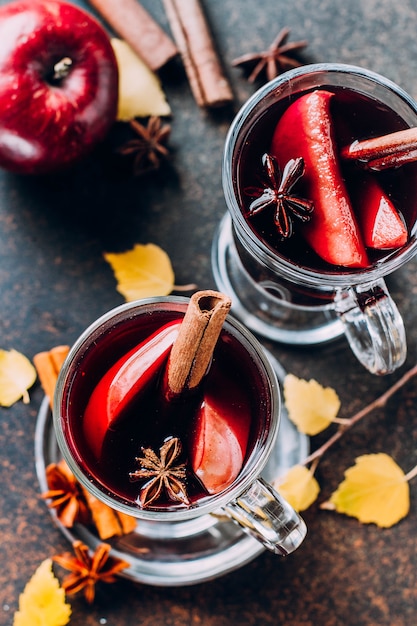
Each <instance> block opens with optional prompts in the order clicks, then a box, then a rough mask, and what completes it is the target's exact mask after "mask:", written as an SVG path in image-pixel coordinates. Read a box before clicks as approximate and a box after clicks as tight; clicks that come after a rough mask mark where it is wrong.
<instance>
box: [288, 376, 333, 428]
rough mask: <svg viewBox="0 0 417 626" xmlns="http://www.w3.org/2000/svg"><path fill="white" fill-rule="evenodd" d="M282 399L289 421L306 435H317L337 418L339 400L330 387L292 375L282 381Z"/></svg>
mask: <svg viewBox="0 0 417 626" xmlns="http://www.w3.org/2000/svg"><path fill="white" fill-rule="evenodd" d="M284 399H285V405H286V407H287V410H288V415H289V418H290V420H291V421H292V422H293V423H294V424H295V425H296V426H297V428H298V430H299V431H300V432H302V433H304V434H306V435H310V436H312V435H317V433H320V432H321V431H322V430H324V429H325V428H327V427H328V426H329V424H331V423H332V422H333V420H334V419H335V418H336V417H337V414H338V412H339V409H340V400H339V396H338V395H337V393H336V391H335V390H334V389H332V388H331V387H322V386H321V385H320V384H319V383H318V382H317V381H316V380H313V379H312V380H309V381H307V380H302V379H301V378H297V377H296V376H294V375H293V374H287V376H286V377H285V379H284Z"/></svg>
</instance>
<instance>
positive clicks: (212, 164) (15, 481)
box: [0, 0, 417, 626]
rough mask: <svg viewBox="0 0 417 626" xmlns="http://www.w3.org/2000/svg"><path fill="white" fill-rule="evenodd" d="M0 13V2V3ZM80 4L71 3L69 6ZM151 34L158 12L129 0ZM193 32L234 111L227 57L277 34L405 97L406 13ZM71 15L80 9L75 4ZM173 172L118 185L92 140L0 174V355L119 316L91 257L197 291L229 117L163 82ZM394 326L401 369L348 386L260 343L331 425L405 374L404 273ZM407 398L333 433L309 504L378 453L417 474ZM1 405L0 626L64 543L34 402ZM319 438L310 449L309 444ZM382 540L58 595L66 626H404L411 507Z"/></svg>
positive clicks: (332, 11)
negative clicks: (219, 66) (328, 405)
mask: <svg viewBox="0 0 417 626" xmlns="http://www.w3.org/2000/svg"><path fill="white" fill-rule="evenodd" d="M0 4H5V2H3V1H2V2H0ZM80 4H84V3H80ZM143 4H144V6H146V7H147V8H148V9H149V11H150V12H151V13H152V14H153V15H154V16H155V17H156V18H157V19H158V20H159V21H160V23H161V24H162V26H163V27H164V28H167V22H166V19H165V16H164V12H163V9H162V3H161V2H160V1H159V0H158V1H157V2H155V1H154V0H143ZM204 5H205V7H206V12H207V16H208V19H209V21H210V24H211V27H212V30H213V32H214V34H215V38H216V41H217V44H218V47H219V50H220V53H221V56H222V59H223V61H224V64H225V67H226V71H227V73H228V75H229V77H230V79H231V82H232V85H233V89H234V92H235V96H236V98H235V109H236V110H237V108H238V107H239V105H240V104H242V103H243V102H244V101H245V99H246V98H247V97H248V96H249V95H250V94H251V93H252V92H253V91H254V87H253V86H251V85H249V84H248V83H247V82H246V81H245V79H244V76H243V74H242V72H241V70H239V69H234V68H232V67H231V61H232V59H234V58H235V57H237V56H239V55H241V54H243V53H245V52H251V51H254V50H259V49H262V48H264V47H265V46H266V45H268V44H269V43H270V41H272V39H273V38H274V37H275V35H276V34H277V32H278V30H279V29H281V28H282V27H283V26H289V27H290V28H291V39H292V40H298V39H304V38H307V39H308V40H309V46H308V48H307V49H306V50H305V51H304V53H303V56H302V58H303V60H304V61H305V62H317V61H334V62H343V63H353V64H357V65H361V66H364V67H368V68H370V69H372V70H375V71H378V72H380V73H383V74H385V75H386V76H387V77H388V78H390V79H392V80H394V81H396V82H397V83H398V84H400V85H401V86H402V87H403V88H405V89H406V90H407V91H409V92H410V93H411V94H412V95H413V96H415V97H416V96H417V71H416V66H417V38H416V36H415V33H416V26H417V8H416V6H415V3H414V2H413V1H412V0H404V1H403V2H392V1H391V0H365V1H364V0H344V2H340V1H338V0H295V1H294V2H286V1H284V0H264V1H263V2H259V1H255V0H206V1H205V3H204ZM84 6H86V5H84ZM163 78H164V88H165V91H166V93H167V96H168V99H169V102H170V104H171V107H172V112H173V118H172V135H171V139H170V147H171V150H172V159H171V163H170V165H169V166H166V167H164V168H163V169H162V170H161V171H160V172H159V173H156V174H154V175H150V176H148V177H147V178H143V179H134V178H131V177H130V176H129V175H128V174H127V173H126V171H122V170H121V169H120V167H119V164H118V163H117V162H115V161H114V157H113V156H112V149H111V147H112V146H111V140H109V142H108V144H107V145H106V147H105V149H102V150H101V151H100V154H99V155H95V156H94V157H91V158H90V159H89V160H88V161H87V162H86V163H85V164H83V165H82V166H80V167H78V168H76V169H75V170H74V171H72V172H68V173H66V174H62V175H56V176H53V177H44V178H25V177H19V176H15V175H12V174H9V173H6V172H0V347H1V348H4V349H10V348H14V349H16V350H19V351H21V352H23V353H24V354H26V355H27V356H28V357H30V358H32V357H33V355H34V354H35V353H36V352H38V351H40V350H44V349H48V348H50V347H52V346H53V345H57V344H60V343H71V342H72V341H73V340H74V339H75V338H76V337H77V336H78V335H79V333H80V332H81V331H82V330H83V329H84V328H85V327H86V326H87V325H88V324H89V323H90V322H92V321H93V320H94V319H95V318H96V317H97V316H98V315H100V314H101V313H103V312H105V311H106V310H108V309H110V308H111V307H113V306H115V305H118V304H120V303H121V302H122V298H121V296H120V295H119V294H118V293H117V291H116V289H115V281H114V278H113V275H112V273H111V270H110V268H109V266H108V265H107V263H106V262H105V261H104V259H103V256H102V254H103V252H106V251H118V250H123V249H126V248H129V247H131V246H132V245H133V244H134V243H146V242H154V243H157V244H159V245H160V246H162V247H163V248H164V249H165V250H166V251H167V252H168V254H169V255H170V257H171V259H172V262H173V266H174V269H175V273H176V283H177V284H186V283H190V282H195V283H197V284H198V286H199V287H201V288H206V287H214V281H213V278H212V273H211V268H210V247H211V241H212V238H213V234H214V231H215V228H216V225H217V223H218V221H219V219H220V218H221V216H222V215H223V213H224V211H225V204H224V201H223V196H222V189H221V181H220V166H221V157H222V147H223V143H224V139H225V135H226V132H227V129H228V126H229V123H230V121H231V119H232V116H233V111H222V112H220V111H217V112H215V113H208V112H205V111H202V110H200V109H199V108H198V107H197V106H196V105H195V103H194V101H193V98H192V96H191V94H190V91H189V87H188V84H187V81H186V79H185V78H184V76H183V74H182V73H181V71H178V72H177V73H176V74H175V76H174V75H172V74H171V75H166V76H164V77H163ZM390 284H391V290H392V293H393V295H394V297H395V298H396V300H397V303H398V306H399V308H400V310H401V312H402V314H403V316H404V319H405V322H406V326H407V332H408V343H409V356H408V360H407V364H406V365H404V366H403V368H401V370H400V371H399V372H397V373H395V374H393V375H391V376H389V377H386V378H377V377H374V376H372V375H371V374H368V373H367V372H365V371H364V370H363V369H362V368H361V367H360V366H359V365H358V363H357V362H356V361H355V360H354V357H353V356H352V354H351V353H350V352H349V350H348V348H347V346H346V344H345V342H344V341H339V342H336V343H334V344H331V345H328V346H325V347H322V348H315V349H304V350H303V349H292V348H289V347H284V346H278V345H275V346H269V347H271V348H272V350H273V352H274V353H275V354H276V356H277V357H278V358H279V359H280V360H281V362H282V363H283V365H284V366H285V367H286V368H287V370H289V371H291V372H293V373H294V374H296V375H298V376H302V377H305V378H309V377H312V376H314V377H315V378H316V379H317V380H319V381H320V382H321V383H322V384H324V385H330V386H333V387H334V388H336V389H337V391H338V393H339V395H340V397H341V400H342V410H341V414H342V415H343V416H346V417H349V416H351V415H352V414H353V413H354V412H355V411H356V410H358V409H359V408H361V407H362V406H364V405H365V404H367V403H368V402H370V401H371V400H372V399H374V398H375V397H377V396H378V395H379V394H380V393H382V392H383V391H385V390H386V389H387V388H388V387H389V386H390V385H391V384H392V383H393V382H394V381H395V380H397V379H398V378H399V377H400V376H401V374H403V373H404V372H405V370H406V369H407V368H408V367H411V366H412V365H413V364H414V363H415V360H416V354H417V325H416V312H415V309H416V305H417V273H416V261H412V262H410V263H409V264H408V265H407V266H406V267H405V268H403V269H402V270H400V271H399V272H398V273H397V274H396V275H395V276H394V277H393V278H392V280H391V281H390ZM416 396H417V388H416V384H415V382H411V383H410V384H408V385H407V386H406V387H405V388H403V389H402V390H401V391H399V392H398V393H397V394H396V395H395V396H394V398H393V399H392V400H391V401H390V402H389V403H388V405H387V406H386V407H385V408H384V409H381V410H378V411H375V412H374V413H372V414H371V415H370V416H369V417H367V418H366V419H365V420H363V422H361V423H360V424H359V425H358V426H357V427H356V428H354V429H353V430H352V431H351V432H350V433H348V434H347V435H346V436H345V437H344V438H343V439H342V441H341V442H340V444H338V445H337V446H336V447H335V448H334V449H332V450H331V451H330V452H329V453H328V454H327V455H326V456H325V458H324V460H323V462H322V463H321V464H320V467H319V470H318V474H317V477H318V480H319V481H320V483H321V485H322V493H321V496H320V500H325V499H326V498H327V497H328V496H329V495H330V493H331V492H332V491H333V490H334V489H335V487H336V486H337V485H338V483H339V482H340V481H341V479H342V477H343V472H344V470H345V469H346V468H347V467H349V466H350V465H351V464H352V463H353V460H354V458H355V457H356V456H358V455H360V454H364V453H367V452H387V453H388V454H390V455H392V456H393V457H394V458H395V459H396V461H397V462H398V463H399V465H400V466H401V467H402V468H403V470H404V471H405V472H407V471H409V470H410V469H411V468H412V467H414V465H415V464H416V463H417V449H416V447H417V446H416V443H417V404H416V401H417V398H416ZM42 397H43V394H42V391H41V389H40V387H39V385H36V386H35V387H34V388H33V389H32V391H31V402H30V404H29V405H24V404H22V403H21V402H19V403H17V404H16V405H14V406H13V407H11V408H10V409H5V408H0V478H1V492H2V493H1V500H0V533H1V534H0V537H1V542H0V563H1V569H0V624H1V625H3V624H4V625H9V624H12V622H13V613H14V611H15V610H16V608H17V603H18V597H19V593H20V592H21V591H22V590H23V588H24V585H25V584H26V582H27V581H28V579H29V578H30V577H31V575H32V574H33V572H34V571H35V569H36V567H37V566H38V565H39V564H40V562H41V561H42V560H43V559H45V558H46V557H48V556H52V555H53V554H55V553H59V552H63V551H64V550H66V549H67V548H68V547H69V546H68V543H67V541H66V539H65V538H64V537H63V536H62V535H61V533H60V531H59V530H58V529H57V528H56V527H55V526H54V525H53V523H52V520H51V517H50V514H49V512H48V510H47V508H46V506H45V504H44V503H43V502H42V501H41V499H40V497H39V486H38V483H37V479H36V474H35V466H34V451H33V440H34V429H35V422H36V415H37V411H38V409H39V406H40V403H41V401H42ZM326 437H327V436H326V435H324V434H323V435H321V436H318V437H316V438H314V439H313V440H312V442H311V443H312V446H313V447H316V446H317V445H318V444H319V443H320V442H321V441H324V440H325V438H326ZM410 489H411V510H410V514H409V515H408V517H407V518H406V519H404V520H403V521H401V522H400V523H399V524H398V525H396V526H395V527H393V528H391V529H388V530H381V529H379V528H377V527H376V526H374V525H361V524H360V523H359V522H358V521H356V520H354V519H351V518H347V517H343V516H338V515H336V514H332V513H329V512H324V511H321V510H319V508H318V505H317V504H315V505H313V506H312V507H311V508H310V509H309V510H308V511H307V512H306V513H305V515H304V517H305V519H306V522H307V524H308V527H309V534H308V538H307V539H306V541H305V543H304V544H303V546H302V547H301V548H300V549H299V550H298V551H297V552H296V553H295V554H294V555H292V556H291V557H290V558H288V559H286V560H282V559H280V558H278V557H275V556H273V555H271V554H267V553H264V554H262V555H261V556H260V557H258V558H257V559H256V560H255V561H253V562H252V563H250V564H249V565H246V566H244V567H242V568H241V569H239V570H238V571H235V572H233V573H230V574H227V575H226V576H223V577H221V578H218V579H216V580H213V581H211V582H208V583H204V584H198V585H195V586H190V587H185V588H173V589H169V588H158V587H150V586H145V585H135V584H132V583H130V582H127V581H125V580H122V579H121V580H120V581H118V583H117V584H115V585H112V586H102V587H100V588H99V590H98V593H97V598H96V602H95V604H94V605H93V607H89V606H88V605H87V604H86V603H85V601H84V599H83V598H82V597H77V598H72V599H71V600H70V601H71V604H72V606H73V617H72V619H71V622H70V623H71V625H73V626H93V625H98V624H106V625H107V626H125V625H126V626H128V625H129V626H132V625H138V626H139V625H140V626H145V625H146V626H234V625H236V626H263V625H267V624H271V625H274V626H278V625H282V626H414V625H415V624H416V623H417V584H416V583H417V580H416V571H417V540H416V536H417V508H416V501H417V493H416V484H415V483H411V485H410Z"/></svg>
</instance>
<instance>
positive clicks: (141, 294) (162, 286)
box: [104, 243, 174, 302]
mask: <svg viewBox="0 0 417 626" xmlns="http://www.w3.org/2000/svg"><path fill="white" fill-rule="evenodd" d="M104 258H105V259H106V261H107V262H108V263H109V264H110V265H111V267H112V269H113V272H114V275H115V277H116V280H117V291H119V293H121V294H122V296H123V297H124V298H125V300H126V301H127V302H131V301H133V300H138V299H140V298H149V297H152V296H167V295H168V294H170V293H171V291H172V290H173V288H174V271H173V269H172V265H171V261H170V258H169V256H168V255H167V253H166V252H165V251H164V250H162V248H160V247H159V246H156V245H155V244H153V243H148V244H145V245H143V244H136V245H135V246H134V247H133V249H132V250H128V251H126V252H120V253H106V254H104Z"/></svg>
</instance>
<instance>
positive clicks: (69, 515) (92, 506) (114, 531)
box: [42, 459, 137, 540]
mask: <svg viewBox="0 0 417 626" xmlns="http://www.w3.org/2000/svg"><path fill="white" fill-rule="evenodd" d="M45 476H46V482H47V485H48V491H45V492H44V493H43V494H42V498H44V499H45V500H50V503H49V507H50V508H53V509H55V510H56V514H57V517H58V519H59V521H60V522H61V524H63V526H65V527H66V528H72V527H73V526H74V524H75V523H76V522H78V523H80V524H84V525H88V524H91V522H93V523H94V525H95V527H96V529H97V533H98V536H99V537H100V539H103V540H105V539H110V537H115V536H121V535H126V534H128V533H131V532H133V531H134V530H135V528H136V523H137V522H136V518H135V517H132V516H131V515H127V514H126V513H122V512H120V511H116V510H114V509H112V508H111V507H109V506H108V505H107V504H105V503H104V502H101V500H99V499H98V498H96V497H95V496H93V495H92V494H91V493H90V492H89V491H87V489H85V488H84V487H83V486H82V485H81V484H80V483H79V482H78V480H77V479H76V477H75V476H74V474H73V473H72V472H71V470H70V468H69V467H68V465H67V463H66V461H65V460H64V459H61V461H59V463H50V464H49V465H48V467H47V468H46V472H45Z"/></svg>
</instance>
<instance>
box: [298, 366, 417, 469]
mask: <svg viewBox="0 0 417 626" xmlns="http://www.w3.org/2000/svg"><path fill="white" fill-rule="evenodd" d="M416 375H417V365H414V367H412V368H411V369H410V370H408V372H406V373H405V374H404V376H402V378H400V379H399V380H397V382H396V383H394V385H392V387H390V388H389V389H387V391H385V393H383V394H382V395H381V396H379V397H378V398H376V400H374V401H373V402H371V403H370V404H368V405H367V406H365V407H364V408H363V409H361V410H360V411H358V412H357V413H355V415H354V416H353V417H351V418H350V419H348V420H346V423H344V424H343V426H341V427H340V428H339V429H338V430H337V431H336V432H335V433H334V435H332V436H331V437H329V439H328V440H327V441H326V442H325V443H324V444H323V445H322V446H320V447H319V448H317V450H315V451H314V452H312V453H311V454H310V455H309V456H308V457H306V458H305V459H304V461H303V462H302V463H301V465H308V464H309V463H311V462H312V461H315V460H316V461H317V462H316V463H315V465H314V469H316V467H317V465H318V460H320V459H321V458H322V456H323V455H324V454H325V452H327V450H329V448H331V446H332V445H333V444H335V443H336V441H339V439H340V438H341V437H342V435H344V434H345V432H346V431H347V430H349V429H350V428H352V426H354V425H355V424H357V423H358V422H359V421H360V420H361V419H362V418H363V417H365V416H366V415H368V414H369V413H371V412H372V411H373V410H374V409H377V408H382V407H383V406H385V405H386V403H387V402H388V400H389V399H390V398H391V396H393V395H394V394H395V393H396V392H397V391H398V390H399V389H401V387H403V386H404V385H405V384H406V383H408V381H409V380H411V379H412V378H413V377H414V376H416ZM413 472H414V470H411V472H410V473H409V474H412V475H411V478H413V477H414V474H413ZM409 474H407V476H409ZM415 474H416V475H417V469H416V468H415Z"/></svg>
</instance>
